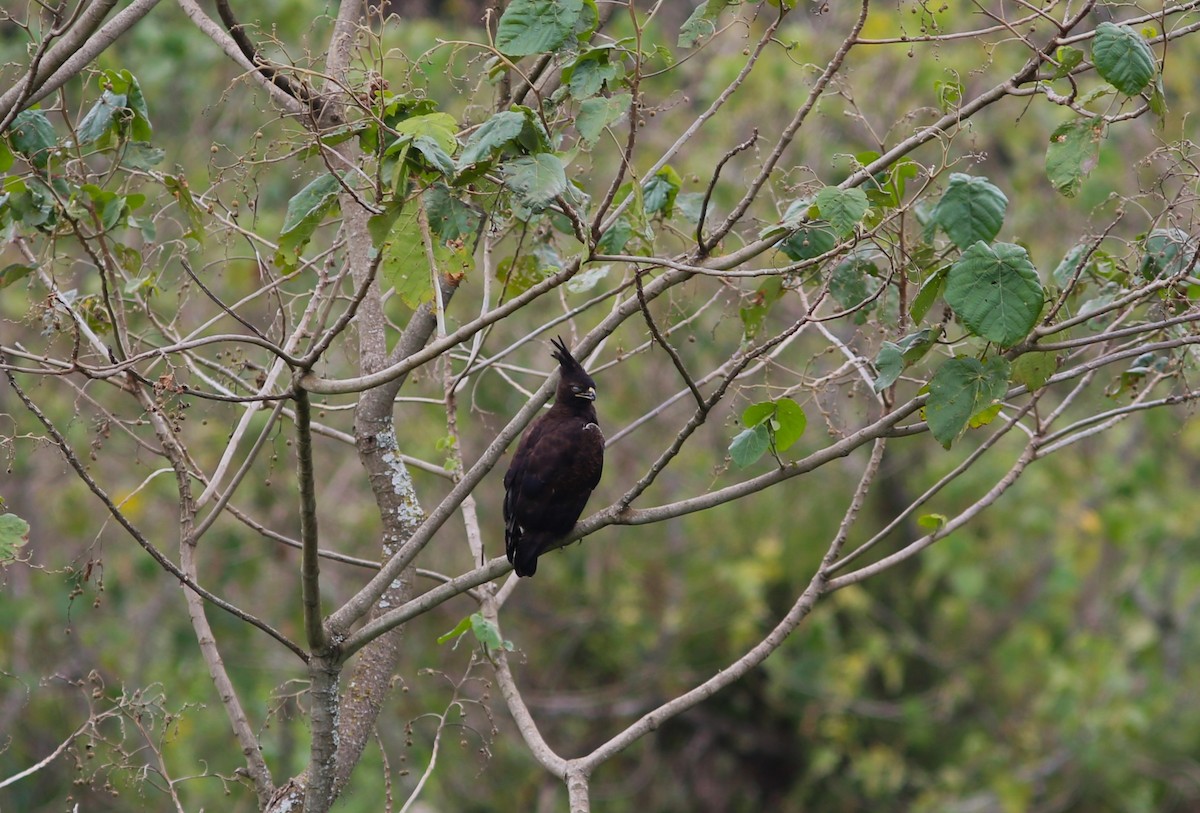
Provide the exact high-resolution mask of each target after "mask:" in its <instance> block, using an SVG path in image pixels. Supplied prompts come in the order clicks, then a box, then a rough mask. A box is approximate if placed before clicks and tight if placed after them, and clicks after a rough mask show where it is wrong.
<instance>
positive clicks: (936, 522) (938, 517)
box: [917, 514, 950, 531]
mask: <svg viewBox="0 0 1200 813" xmlns="http://www.w3.org/2000/svg"><path fill="white" fill-rule="evenodd" d="M949 521H950V518H949V517H947V516H946V515H945V514H922V515H921V516H919V517H917V525H919V526H921V527H922V528H924V529H925V530H927V531H936V530H937V529H938V528H941V527H942V526H943V525H945V524H946V523H947V522H949Z"/></svg>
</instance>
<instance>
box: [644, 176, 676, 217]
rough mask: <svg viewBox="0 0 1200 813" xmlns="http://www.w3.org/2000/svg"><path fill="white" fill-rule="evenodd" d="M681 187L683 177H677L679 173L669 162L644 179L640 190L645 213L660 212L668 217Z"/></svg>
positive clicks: (673, 208)
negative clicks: (644, 184)
mask: <svg viewBox="0 0 1200 813" xmlns="http://www.w3.org/2000/svg"><path fill="white" fill-rule="evenodd" d="M682 187H683V178H681V177H679V173H678V172H676V171H675V168H674V167H672V166H671V165H670V164H667V165H666V166H665V167H663V168H662V169H660V170H659V171H658V172H656V173H654V175H653V176H651V178H650V179H649V180H648V181H646V187H645V189H644V190H643V191H642V196H643V199H644V201H645V205H646V214H648V215H653V214H657V213H658V212H662V213H663V217H670V216H671V215H672V213H673V212H674V211H675V199H676V197H677V196H678V195H679V190H680V189H681V188H682Z"/></svg>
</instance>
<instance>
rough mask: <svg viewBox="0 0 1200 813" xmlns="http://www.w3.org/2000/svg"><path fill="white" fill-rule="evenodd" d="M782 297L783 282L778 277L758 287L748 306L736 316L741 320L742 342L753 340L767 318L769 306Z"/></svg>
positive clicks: (770, 278) (739, 310) (769, 279)
mask: <svg viewBox="0 0 1200 813" xmlns="http://www.w3.org/2000/svg"><path fill="white" fill-rule="evenodd" d="M782 296H783V280H782V279H781V278H779V277H777V276H776V277H768V278H767V279H766V281H765V282H763V284H762V285H760V286H758V290H757V291H755V292H754V298H753V299H752V300H751V301H750V304H749V305H747V306H745V307H743V308H739V309H738V315H739V316H740V317H741V319H742V337H743V340H745V341H749V340H750V339H753V338H754V337H755V336H756V335H757V334H758V331H759V329H760V328H762V323H763V320H764V319H766V318H767V314H768V313H769V312H770V310H771V306H772V305H774V304H775V303H776V302H778V301H779V299H780V297H782Z"/></svg>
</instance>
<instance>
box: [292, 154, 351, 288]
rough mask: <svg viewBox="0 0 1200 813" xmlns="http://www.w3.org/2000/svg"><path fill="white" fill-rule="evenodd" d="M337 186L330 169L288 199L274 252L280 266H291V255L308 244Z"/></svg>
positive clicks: (330, 206) (293, 258)
mask: <svg viewBox="0 0 1200 813" xmlns="http://www.w3.org/2000/svg"><path fill="white" fill-rule="evenodd" d="M339 189H341V185H340V184H339V183H338V179H337V177H336V176H334V174H333V173H331V172H326V173H325V174H323V175H320V176H318V177H316V178H314V179H313V180H312V181H309V183H308V184H306V185H305V187H304V188H303V189H301V190H300V191H299V192H297V193H296V194H295V195H293V196H292V198H291V200H289V201H288V206H287V213H286V214H285V215H284V217H283V229H282V230H280V232H279V254H278V255H277V259H278V260H279V261H280V263H281V265H283V267H284V268H293V267H294V266H295V258H296V257H298V256H299V254H300V252H301V251H302V250H303V249H304V246H306V245H307V244H308V241H309V239H310V238H311V237H312V235H313V232H314V231H316V229H317V226H319V225H321V221H323V220H324V219H325V215H326V214H328V213H329V210H330V209H332V208H333V206H334V204H336V203H337V193H338V190H339Z"/></svg>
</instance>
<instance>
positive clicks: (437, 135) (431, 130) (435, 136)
mask: <svg viewBox="0 0 1200 813" xmlns="http://www.w3.org/2000/svg"><path fill="white" fill-rule="evenodd" d="M392 129H393V130H394V131H395V132H396V135H398V136H411V137H412V138H413V140H414V141H415V140H416V139H417V137H418V136H425V137H426V138H429V139H432V140H433V141H434V143H436V144H437V145H438V146H439V147H441V148H442V151H443V152H445V153H447V154H451V155H452V154H453V153H454V151H455V150H456V149H458V140H457V139H455V137H454V134H455V133H456V132H458V122H457V121H455V120H454V116H451V115H450V114H449V113H440V112H439V113H426V114H425V115H423V116H413V117H412V118H409V119H404V120H403V121H401V122H398V123H397V124H396V125H395V126H394V127H392Z"/></svg>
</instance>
